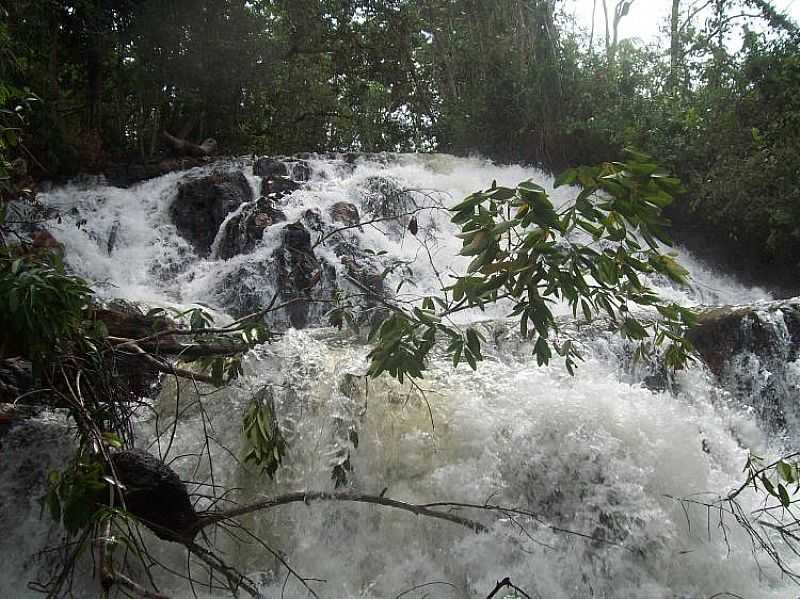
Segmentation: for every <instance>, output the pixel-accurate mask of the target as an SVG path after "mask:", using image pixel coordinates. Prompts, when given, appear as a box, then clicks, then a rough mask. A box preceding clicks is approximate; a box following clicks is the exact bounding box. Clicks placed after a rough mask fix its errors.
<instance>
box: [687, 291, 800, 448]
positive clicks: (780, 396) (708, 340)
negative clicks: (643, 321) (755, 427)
mask: <svg viewBox="0 0 800 599" xmlns="http://www.w3.org/2000/svg"><path fill="white" fill-rule="evenodd" d="M688 337H689V339H690V341H691V342H692V343H693V344H694V346H695V348H696V350H697V352H698V354H699V355H700V356H701V357H702V359H703V361H704V362H705V363H706V365H707V366H708V368H709V370H710V371H711V372H712V373H713V374H714V375H716V376H717V378H718V379H719V381H720V383H721V384H722V386H723V388H724V389H725V390H726V391H728V393H730V395H731V396H732V397H733V398H734V399H736V400H737V401H738V402H740V403H742V404H743V405H746V406H749V407H751V408H752V409H753V410H754V411H755V413H756V414H757V415H758V416H759V419H760V420H761V422H762V423H764V425H766V426H767V427H769V428H772V429H774V430H776V431H780V430H788V431H790V432H791V433H792V434H797V433H798V432H800V405H798V404H797V397H798V395H800V386H798V381H797V375H796V363H797V360H798V358H800V300H798V299H797V298H796V299H793V300H788V301H779V302H771V303H764V304H757V305H755V306H741V307H719V308H711V309H707V310H704V311H702V312H700V314H699V315H698V322H697V325H696V326H695V327H694V328H693V329H692V330H691V331H690V332H689V335H688Z"/></svg>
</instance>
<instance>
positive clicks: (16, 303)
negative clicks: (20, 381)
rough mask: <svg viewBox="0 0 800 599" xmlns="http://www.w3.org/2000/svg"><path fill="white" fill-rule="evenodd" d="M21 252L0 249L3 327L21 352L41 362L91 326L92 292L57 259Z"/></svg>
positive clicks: (43, 254)
mask: <svg viewBox="0 0 800 599" xmlns="http://www.w3.org/2000/svg"><path fill="white" fill-rule="evenodd" d="M17 251H18V249H14V248H9V247H5V248H2V249H1V250H0V252H2V253H0V314H2V316H0V326H2V327H3V330H5V331H6V332H7V333H8V337H7V338H8V339H13V340H15V343H17V344H19V345H20V347H18V348H17V349H19V350H20V351H22V352H23V353H24V354H25V355H29V356H31V357H33V358H34V360H35V361H40V360H44V359H45V358H46V357H47V356H48V355H50V354H52V353H55V352H59V351H61V352H63V351H65V349H66V348H65V345H64V343H65V342H69V341H72V340H74V339H75V338H76V337H77V336H78V335H80V334H82V333H83V330H84V328H90V327H91V326H92V325H91V324H89V323H88V322H87V321H86V309H87V307H88V304H89V301H90V299H91V296H92V292H91V290H90V289H89V287H88V286H87V284H86V282H85V281H83V280H82V279H80V278H78V277H75V276H72V275H69V274H67V273H66V272H65V271H64V265H63V263H62V262H61V260H60V258H59V257H58V256H57V255H55V254H53V253H50V252H45V253H22V254H21V255H20V254H18V253H17Z"/></svg>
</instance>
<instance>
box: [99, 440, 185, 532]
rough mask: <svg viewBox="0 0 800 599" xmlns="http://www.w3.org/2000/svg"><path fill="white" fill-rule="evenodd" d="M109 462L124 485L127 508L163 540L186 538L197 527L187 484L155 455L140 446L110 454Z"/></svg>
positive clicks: (123, 493)
mask: <svg viewBox="0 0 800 599" xmlns="http://www.w3.org/2000/svg"><path fill="white" fill-rule="evenodd" d="M111 463H112V464H113V466H114V471H115V473H116V475H117V477H118V478H119V481H120V482H121V483H122V484H123V485H124V487H125V488H124V490H123V491H122V496H123V498H124V499H125V507H126V508H127V510H128V512H130V513H131V514H133V515H134V516H136V517H137V518H138V519H139V520H141V521H142V523H143V524H144V525H145V526H147V528H149V529H150V530H152V531H153V532H154V533H155V534H156V536H157V537H158V538H160V539H164V540H166V541H176V542H188V541H191V540H192V539H193V538H194V535H195V534H196V531H197V527H198V517H197V513H196V512H195V511H194V507H193V506H192V502H191V501H190V500H189V493H188V492H187V491H186V485H184V484H183V482H182V481H181V479H180V478H179V477H178V475H177V474H175V472H173V471H172V470H171V469H170V468H169V467H167V466H166V465H165V464H164V463H163V462H161V461H160V460H159V459H158V458H156V457H155V456H153V455H150V454H149V453H147V452H145V451H142V450H140V449H131V450H127V451H120V452H118V453H115V454H112V456H111Z"/></svg>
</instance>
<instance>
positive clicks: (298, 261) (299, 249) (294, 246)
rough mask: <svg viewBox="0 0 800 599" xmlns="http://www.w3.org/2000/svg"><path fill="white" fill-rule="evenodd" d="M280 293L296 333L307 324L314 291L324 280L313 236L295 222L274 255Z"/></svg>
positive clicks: (285, 231) (287, 227)
mask: <svg viewBox="0 0 800 599" xmlns="http://www.w3.org/2000/svg"><path fill="white" fill-rule="evenodd" d="M274 256H275V266H276V268H277V271H278V273H277V274H278V280H277V282H278V291H279V293H280V297H281V299H282V300H283V301H284V302H289V301H292V302H293V303H292V304H290V305H289V306H288V307H287V313H288V315H289V322H290V323H291V325H292V326H293V327H295V328H297V329H302V328H304V327H305V326H306V325H307V324H308V315H309V304H308V302H307V301H302V300H303V299H310V296H311V290H312V289H313V288H314V287H315V286H316V285H317V283H319V282H320V279H321V278H322V274H323V273H322V264H321V263H320V261H319V259H318V258H317V256H316V255H315V254H314V249H313V248H312V247H311V234H310V233H309V232H308V229H306V228H305V226H304V225H303V223H301V222H295V223H291V224H289V225H287V226H286V228H285V229H284V230H283V239H282V242H281V245H280V247H279V248H278V249H277V250H276V251H275V255H274Z"/></svg>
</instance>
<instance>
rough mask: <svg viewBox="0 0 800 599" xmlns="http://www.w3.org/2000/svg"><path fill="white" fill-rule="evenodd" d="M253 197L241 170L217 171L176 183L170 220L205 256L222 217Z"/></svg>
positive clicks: (222, 219)
mask: <svg viewBox="0 0 800 599" xmlns="http://www.w3.org/2000/svg"><path fill="white" fill-rule="evenodd" d="M252 200H253V190H252V189H251V188H250V184H249V183H248V181H247V178H246V177H245V176H244V174H243V173H241V172H240V171H233V172H223V171H217V172H214V173H212V174H210V175H208V176H206V177H202V178H199V179H191V180H189V181H186V182H184V183H182V184H181V185H180V186H179V187H178V195H177V197H176V198H175V201H174V202H173V203H172V206H171V209H170V210H171V213H172V221H173V222H174V223H175V226H176V228H177V229H178V233H179V234H180V235H181V237H183V238H184V239H186V240H187V241H189V242H190V243H191V244H192V246H193V247H194V249H195V250H196V251H197V253H198V254H200V255H201V256H208V255H209V253H210V251H211V245H212V244H213V242H214V238H215V237H216V235H217V231H218V230H219V227H220V225H222V223H223V221H224V220H225V217H226V216H227V215H228V214H229V213H230V212H233V211H234V210H236V208H238V207H239V206H240V205H241V204H243V203H245V202H250V201H252Z"/></svg>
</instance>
